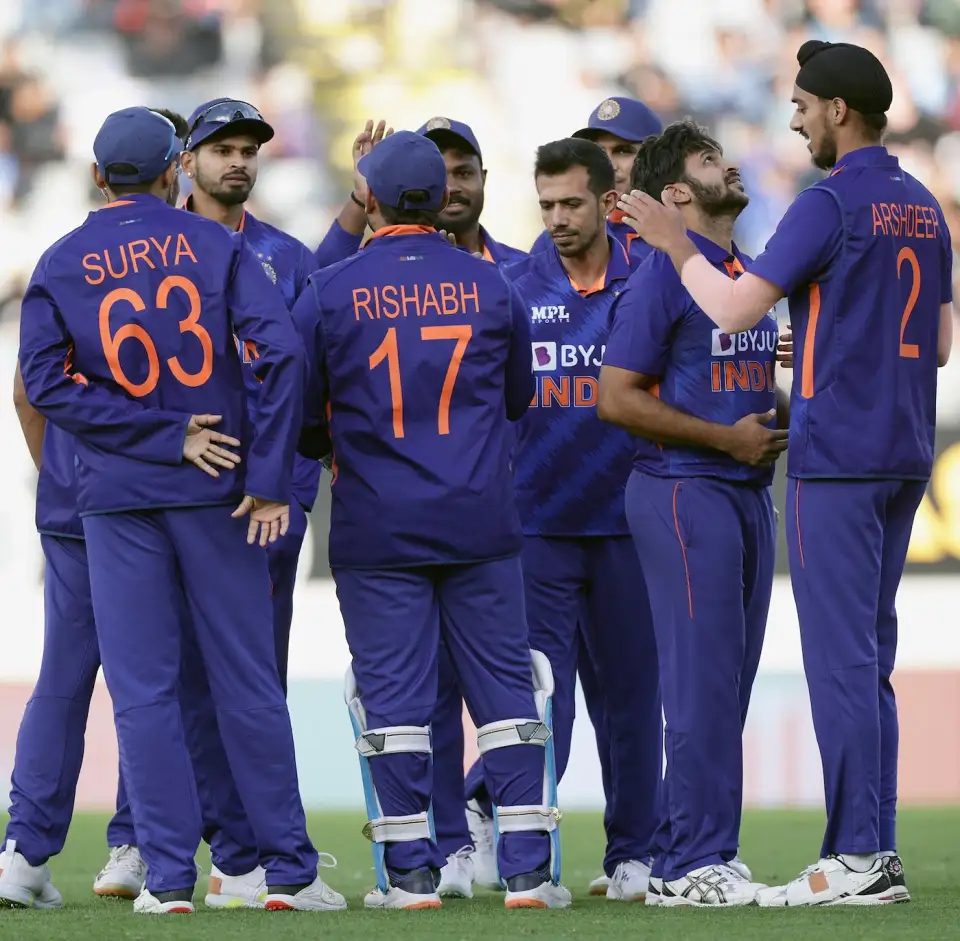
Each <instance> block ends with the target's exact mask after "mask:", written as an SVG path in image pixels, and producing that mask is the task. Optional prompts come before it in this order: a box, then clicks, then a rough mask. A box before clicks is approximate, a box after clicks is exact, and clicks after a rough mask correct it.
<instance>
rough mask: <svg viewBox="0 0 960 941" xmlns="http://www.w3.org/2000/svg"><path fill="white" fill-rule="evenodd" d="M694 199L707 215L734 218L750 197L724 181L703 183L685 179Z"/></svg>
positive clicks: (744, 207)
mask: <svg viewBox="0 0 960 941" xmlns="http://www.w3.org/2000/svg"><path fill="white" fill-rule="evenodd" d="M684 182H685V183H686V184H687V186H689V187H690V191H691V192H692V193H693V198H694V201H695V202H696V204H697V206H698V207H699V208H700V209H702V210H703V211H704V212H705V213H706V214H707V215H708V216H733V217H734V218H736V217H737V216H739V215H740V213H741V212H743V210H744V209H746V208H747V205H748V204H749V203H750V197H749V196H747V194H746V193H744V192H743V191H742V190H735V189H734V188H733V187H732V186H729V185H728V184H726V183H716V184H704V183H700V182H698V181H697V180H685V181H684Z"/></svg>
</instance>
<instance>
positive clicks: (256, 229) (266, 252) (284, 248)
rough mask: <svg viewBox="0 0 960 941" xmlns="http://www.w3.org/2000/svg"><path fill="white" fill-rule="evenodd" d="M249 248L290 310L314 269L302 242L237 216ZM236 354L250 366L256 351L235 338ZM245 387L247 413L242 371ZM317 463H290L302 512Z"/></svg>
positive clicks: (251, 392) (313, 491) (312, 494)
mask: <svg viewBox="0 0 960 941" xmlns="http://www.w3.org/2000/svg"><path fill="white" fill-rule="evenodd" d="M185 208H186V209H189V210H191V211H192V208H193V197H192V196H191V197H190V198H188V199H187V202H186V204H185ZM238 231H239V232H242V233H243V234H244V235H245V236H246V239H247V243H248V244H249V245H250V248H252V249H253V251H254V253H255V254H256V256H257V258H258V259H259V260H260V264H261V265H262V266H263V271H264V273H265V274H266V276H267V277H268V278H269V279H270V280H271V282H273V284H275V285H276V286H277V288H279V290H280V293H281V294H282V295H283V300H284V303H285V304H286V305H287V310H292V309H293V305H294V303H295V302H296V300H297V298H298V297H299V296H300V294H301V293H302V292H303V290H304V288H306V286H307V278H309V277H310V275H311V274H312V273H313V272H314V271H315V270H316V267H317V266H316V262H315V260H314V254H313V252H311V251H310V249H309V248H307V246H306V245H304V244H303V242H301V241H299V240H298V239H295V238H294V237H293V236H292V235H287V233H286V232H283V231H282V230H281V229H278V228H277V227H276V226H274V225H270V224H269V223H268V222H263V221H262V220H261V219H258V218H257V217H256V216H254V215H252V214H251V213H249V212H244V214H243V215H242V216H241V217H240V226H239V229H238ZM234 341H235V343H236V346H237V352H238V353H239V354H240V357H241V359H242V360H243V363H244V365H245V366H250V365H252V362H253V360H254V359H255V358H256V356H257V350H256V348H255V346H254V345H253V344H251V343H247V344H242V343H241V342H240V340H239V338H237V337H235V338H234ZM244 380H245V382H246V384H247V394H248V399H247V401H248V404H249V407H250V409H251V414H252V412H253V411H254V410H256V407H257V398H258V396H259V395H260V382H259V380H258V379H257V377H256V376H255V375H254V373H253V370H252V369H245V370H244ZM320 472H321V464H320V463H319V461H311V460H309V459H308V458H305V457H302V456H301V455H299V454H298V455H297V456H296V457H295V458H294V464H293V498H294V499H295V500H296V501H297V502H298V503H299V504H300V505H301V506H302V507H303V508H304V509H305V510H308V511H309V510H311V509H313V504H314V503H316V501H317V491H318V490H319V489H320Z"/></svg>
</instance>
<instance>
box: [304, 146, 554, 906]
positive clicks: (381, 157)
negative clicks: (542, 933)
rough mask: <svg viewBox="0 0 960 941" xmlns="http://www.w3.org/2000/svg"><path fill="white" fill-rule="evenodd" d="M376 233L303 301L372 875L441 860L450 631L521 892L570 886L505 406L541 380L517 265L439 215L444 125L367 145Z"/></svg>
mask: <svg viewBox="0 0 960 941" xmlns="http://www.w3.org/2000/svg"><path fill="white" fill-rule="evenodd" d="M360 170H361V172H362V173H363V175H364V177H365V178H366V180H367V184H368V194H367V203H366V207H365V208H366V213H367V217H368V218H369V219H370V222H371V227H372V228H373V229H374V235H373V237H372V238H371V239H370V240H369V242H368V243H367V244H366V246H365V247H364V249H363V250H362V251H361V252H359V253H358V254H356V255H354V256H353V257H352V258H350V259H348V260H347V261H345V262H342V263H340V264H339V265H334V266H332V267H330V268H327V269H325V270H323V271H321V272H318V273H317V274H315V275H313V276H312V278H311V279H310V288H309V289H308V290H307V291H306V292H305V293H304V294H303V295H302V296H301V298H300V300H299V301H298V302H297V304H296V306H295V307H294V311H293V316H294V320H295V321H296V323H297V326H298V327H299V328H300V331H301V334H302V336H303V337H304V342H305V345H306V348H307V356H308V360H309V362H310V376H309V379H308V399H307V405H306V407H305V426H306V427H305V433H304V439H303V441H302V442H301V447H306V446H308V443H309V440H310V436H311V432H312V429H314V428H316V427H322V426H323V423H324V416H326V418H327V420H328V423H329V433H330V438H331V440H332V442H333V448H334V464H333V466H334V482H333V507H332V511H331V531H330V563H331V567H332V570H333V575H334V578H335V580H336V583H337V595H338V598H339V600H340V608H341V611H342V613H343V619H344V624H345V625H346V632H347V643H348V644H349V647H350V653H351V656H352V658H353V663H352V667H351V669H350V670H349V671H348V675H347V688H346V696H345V698H346V700H347V703H348V705H349V710H350V715H351V720H352V722H353V725H354V732H355V734H356V748H357V750H358V752H359V754H360V761H361V769H362V778H363V783H364V790H365V796H366V801H367V812H368V816H369V825H368V827H367V828H366V831H365V832H366V833H367V834H368V835H369V837H370V839H371V840H372V841H373V843H374V861H375V865H376V870H377V880H378V883H377V887H376V888H375V889H374V890H373V891H372V892H370V893H369V894H368V895H367V896H366V899H365V904H366V906H367V907H370V908H391V909H396V908H401V909H425V908H439V907H440V906H441V905H442V902H441V900H440V896H439V895H438V893H437V885H438V881H439V870H440V868H441V867H442V866H443V865H444V863H445V857H444V855H443V853H442V852H441V851H440V850H439V849H438V847H437V844H436V840H435V835H434V831H433V826H432V815H431V813H430V795H431V784H432V768H431V764H432V760H431V751H432V749H431V738H430V728H429V725H430V720H431V717H432V715H433V712H434V709H435V705H436V699H437V655H438V646H439V644H440V643H441V642H443V643H445V644H446V646H447V649H448V651H449V654H450V659H451V661H452V663H453V667H454V669H455V671H456V674H457V677H458V679H459V683H460V688H461V689H462V691H463V694H464V698H465V699H466V702H467V706H468V708H469V710H470V713H471V715H472V717H473V721H474V723H475V724H476V726H477V729H478V733H477V737H478V743H479V746H480V750H481V753H483V754H484V755H485V758H486V761H485V771H486V775H487V782H488V785H489V789H490V793H491V796H492V798H493V802H494V804H495V805H496V812H497V814H498V820H499V832H500V838H499V847H498V849H499V863H500V871H501V875H503V877H504V879H505V880H506V884H507V893H506V900H505V904H506V907H507V908H510V909H513V908H565V907H567V906H569V905H570V902H571V897H570V893H569V892H568V891H567V890H566V889H565V888H564V887H563V886H562V885H560V884H559V856H558V852H559V831H558V830H557V811H556V805H555V801H556V788H555V775H554V774H553V767H552V766H553V761H552V735H551V719H550V715H551V701H550V694H551V692H552V679H551V676H550V668H549V664H547V663H546V661H545V659H544V658H543V657H542V655H540V654H537V653H535V652H534V653H533V654H532V653H531V651H530V648H529V646H528V643H527V629H526V622H525V619H524V612H523V582H522V575H521V570H520V558H519V552H520V529H519V523H518V520H517V515H516V508H515V504H514V494H513V479H512V474H511V468H510V463H509V456H510V446H511V442H512V435H511V434H510V424H509V423H510V422H511V421H516V420H517V419H519V418H520V417H521V416H522V415H523V413H524V412H525V411H526V409H527V407H528V405H529V403H530V400H531V397H532V395H533V379H532V375H531V371H530V354H529V342H530V334H529V326H528V323H527V320H526V317H525V312H524V310H523V308H522V306H521V304H520V301H519V298H518V297H517V296H516V295H515V293H514V292H513V291H512V289H511V288H510V285H509V283H508V282H507V281H506V280H505V278H504V277H503V275H502V274H501V273H500V270H499V269H498V268H497V267H496V266H495V265H491V264H489V263H488V262H486V261H483V260H482V259H479V258H474V257H473V256H472V255H471V254H469V253H468V252H464V251H460V250H458V249H457V248H455V247H454V246H453V245H451V244H450V243H449V242H448V241H447V240H446V239H445V238H444V237H443V236H442V235H441V234H440V233H439V232H437V231H436V226H437V223H438V218H439V215H440V213H441V212H442V210H443V209H444V207H445V206H446V204H447V200H448V195H449V193H448V189H447V168H446V165H445V163H444V160H443V157H442V155H441V154H440V151H439V149H438V148H437V145H436V144H434V143H433V141H431V140H429V139H427V138H426V137H424V136H422V135H420V134H415V133H412V132H409V131H399V132H397V133H395V134H393V135H392V136H391V137H389V138H386V139H384V141H383V142H382V143H381V144H378V145H377V146H376V147H375V148H374V149H373V150H372V151H371V152H370V153H369V154H368V155H367V156H365V157H364V158H363V160H361V161H360Z"/></svg>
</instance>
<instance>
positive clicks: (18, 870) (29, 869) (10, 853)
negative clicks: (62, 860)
mask: <svg viewBox="0 0 960 941" xmlns="http://www.w3.org/2000/svg"><path fill="white" fill-rule="evenodd" d="M61 905H63V899H62V898H61V897H60V893H59V892H58V891H57V890H56V889H55V888H54V885H53V883H52V882H51V881H50V869H49V868H48V866H47V864H46V863H44V864H43V865H42V866H31V865H30V863H28V862H27V861H26V860H25V859H24V858H23V856H22V855H21V854H20V853H18V852H17V841H16V840H7V846H6V849H4V851H3V854H2V855H0V908H59V907H60V906H61Z"/></svg>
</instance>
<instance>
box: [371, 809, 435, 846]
mask: <svg viewBox="0 0 960 941" xmlns="http://www.w3.org/2000/svg"><path fill="white" fill-rule="evenodd" d="M362 832H363V835H364V836H365V837H366V838H367V839H368V840H369V841H370V842H371V843H409V842H411V841H412V840H432V839H433V834H432V833H431V832H430V817H429V815H428V814H425V813H424V814H410V815H409V816H407V817H380V818H379V819H377V820H371V821H370V822H369V823H367V824H365V825H364V827H363V831H362Z"/></svg>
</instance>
